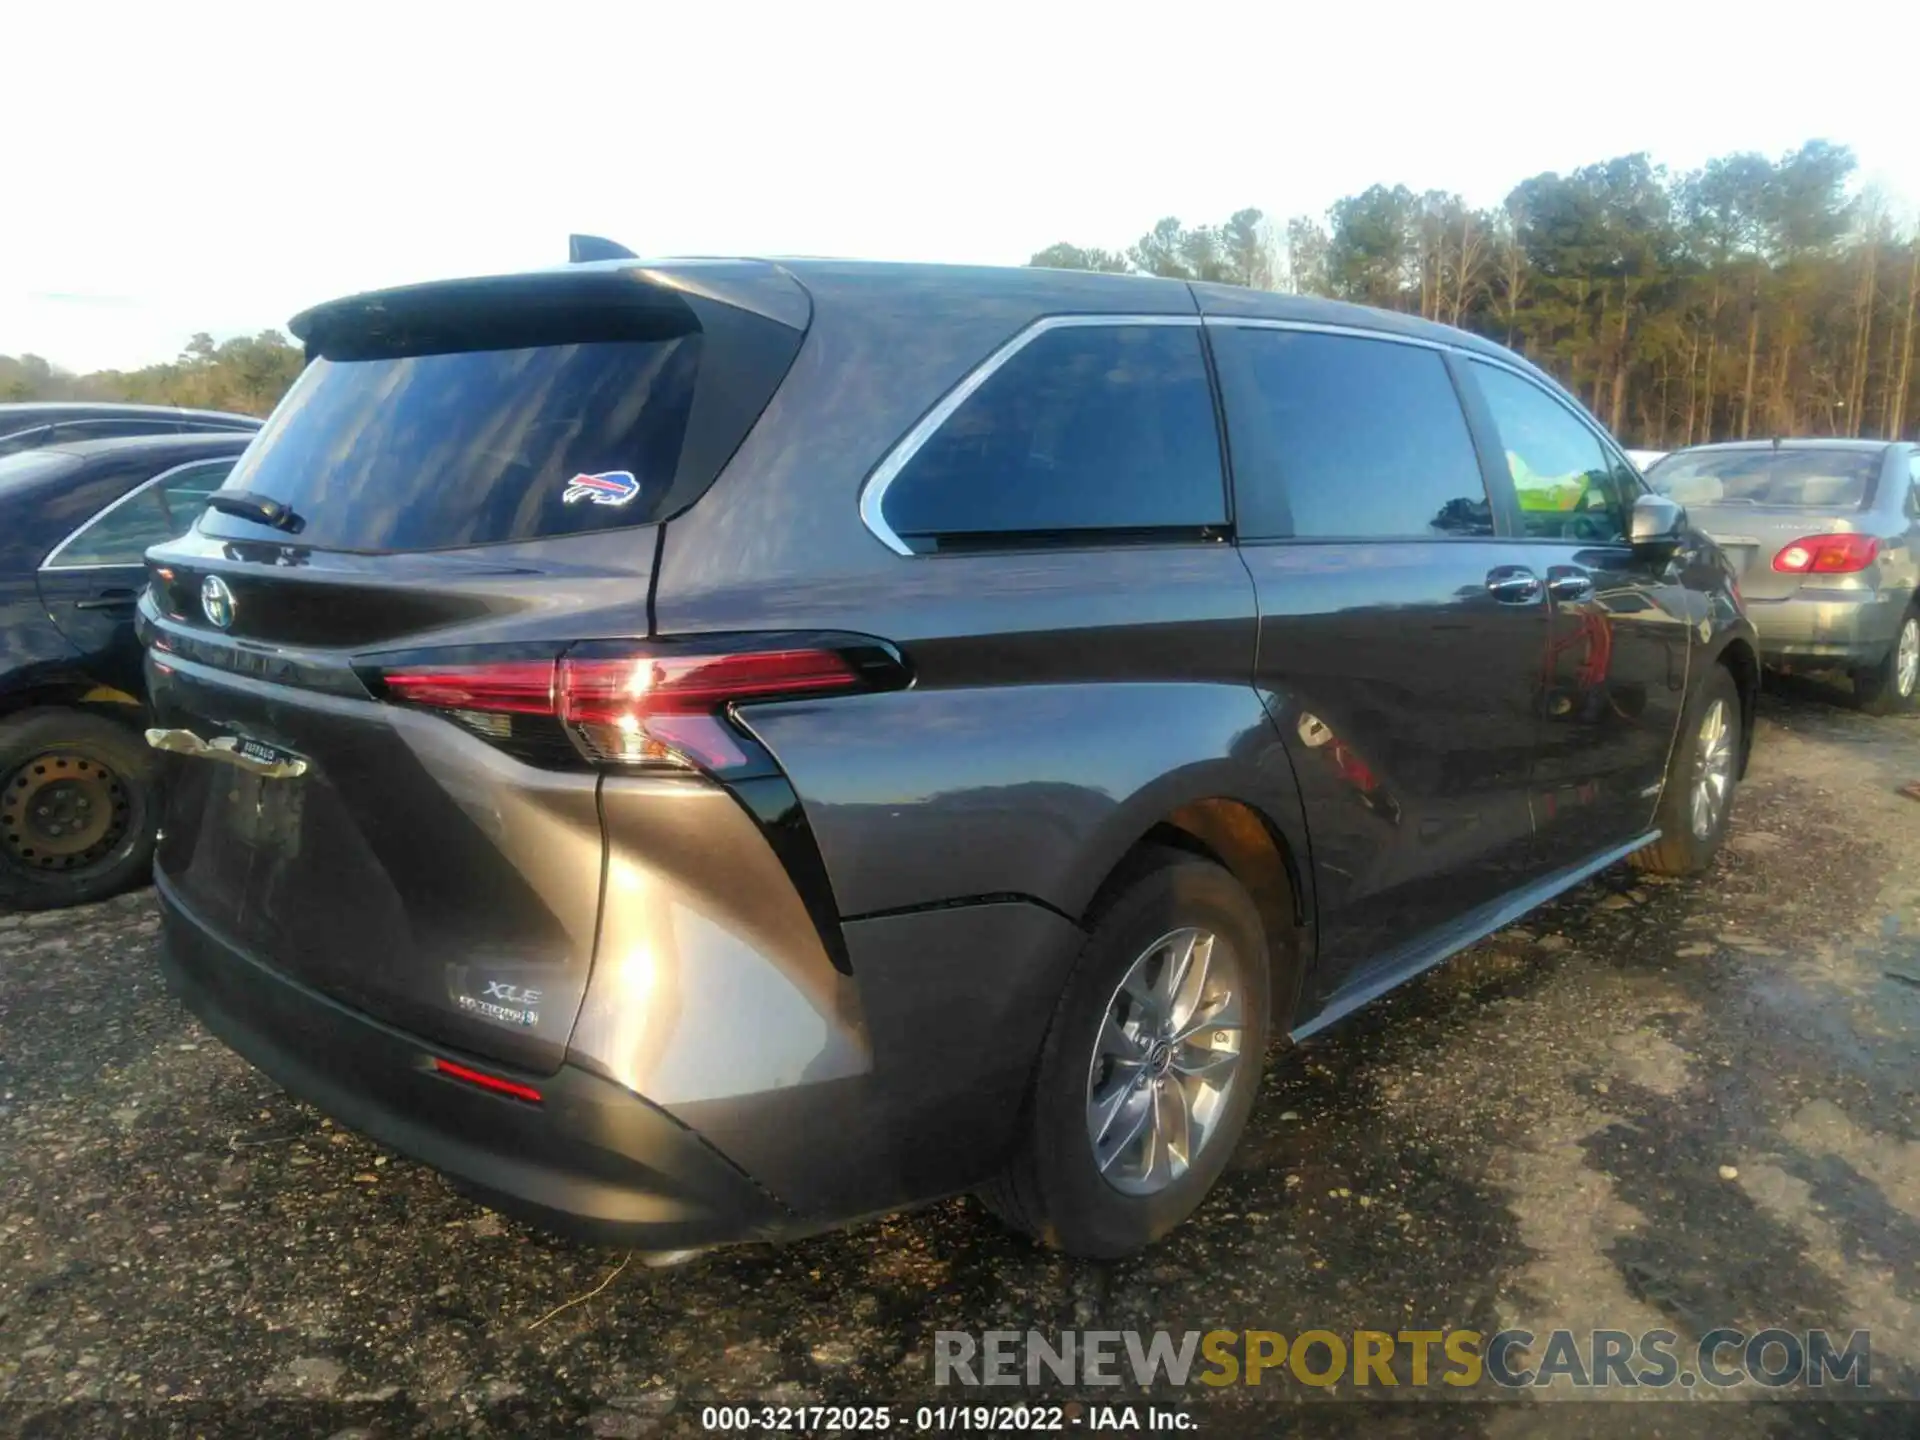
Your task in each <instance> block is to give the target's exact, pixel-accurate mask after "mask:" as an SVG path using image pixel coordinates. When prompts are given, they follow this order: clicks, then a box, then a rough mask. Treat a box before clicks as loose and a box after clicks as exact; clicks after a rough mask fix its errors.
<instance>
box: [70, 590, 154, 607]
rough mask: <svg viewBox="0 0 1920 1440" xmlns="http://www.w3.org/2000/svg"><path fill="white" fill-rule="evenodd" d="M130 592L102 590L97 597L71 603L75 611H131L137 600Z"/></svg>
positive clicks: (136, 594)
mask: <svg viewBox="0 0 1920 1440" xmlns="http://www.w3.org/2000/svg"><path fill="white" fill-rule="evenodd" d="M139 598H140V597H139V594H138V593H137V592H136V591H132V590H102V591H101V592H100V593H99V594H98V595H94V596H90V597H89V598H87V599H85V600H76V601H74V602H73V608H74V609H76V610H131V609H132V608H133V607H134V603H135V602H136V601H137V600H138V599H139Z"/></svg>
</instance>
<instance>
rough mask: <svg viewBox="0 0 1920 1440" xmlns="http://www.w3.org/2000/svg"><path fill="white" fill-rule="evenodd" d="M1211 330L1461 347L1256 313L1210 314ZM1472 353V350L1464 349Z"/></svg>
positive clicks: (1422, 347)
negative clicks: (1288, 332)
mask: <svg viewBox="0 0 1920 1440" xmlns="http://www.w3.org/2000/svg"><path fill="white" fill-rule="evenodd" d="M1205 324H1206V326H1207V328H1208V329H1209V330H1225V329H1233V330H1304V331H1305V332H1307V333H1308V334H1310V335H1345V336H1348V337H1349V338H1351V339H1355V340H1385V341H1387V342H1389V343H1390V344H1394V345H1411V346H1413V347H1414V348H1416V349H1419V350H1460V347H1459V346H1457V345H1448V344H1444V343H1443V342H1441V341H1439V340H1429V339H1427V338H1426V337H1425V336H1424V335H1400V334H1396V333H1395V332H1394V331H1392V330H1369V329H1367V328H1366V326H1364V325H1334V324H1330V323H1328V322H1326V321H1324V320H1269V319H1266V318H1263V317H1256V316H1252V315H1209V316H1207V317H1206V319H1205ZM1460 353H1461V354H1463V355H1471V354H1472V353H1473V352H1472V351H1471V350H1460Z"/></svg>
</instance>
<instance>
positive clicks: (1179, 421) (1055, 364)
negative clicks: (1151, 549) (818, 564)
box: [882, 323, 1227, 550]
mask: <svg viewBox="0 0 1920 1440" xmlns="http://www.w3.org/2000/svg"><path fill="white" fill-rule="evenodd" d="M882 514H883V517H884V519H885V520H886V523H887V525H888V526H889V527H890V528H891V529H892V530H893V531H894V533H895V534H897V535H898V536H900V537H901V538H902V540H904V541H905V542H906V543H907V545H908V546H909V547H911V548H913V549H916V550H934V549H949V548H962V549H965V548H979V547H982V546H995V545H1009V544H1022V543H1035V542H1045V541H1048V540H1067V541H1073V540H1094V541H1097V540H1099V539H1101V538H1106V539H1117V538H1120V537H1123V536H1132V537H1140V538H1162V537H1164V538H1175V537H1178V536H1182V535H1194V534H1197V533H1198V532H1201V531H1203V530H1205V529H1207V528H1209V527H1215V526H1224V525H1225V523H1226V518H1227V509H1226V492H1225V487H1224V483H1223V477H1222V474H1221V467H1220V440H1219V430H1218V425H1217V423H1216V421H1215V419H1214V413H1213V398H1212V391H1211V387H1210V386H1209V383H1208V380H1207V369H1206V361H1205V358H1204V356H1203V353H1202V351H1201V341H1200V331H1199V327H1197V326H1194V325H1141V324H1133V325H1129V324H1124V323H1121V324H1087V325H1077V324H1076V325H1063V326H1058V327H1056V328H1053V329H1048V330H1044V331H1041V332H1040V333H1038V334H1036V335H1035V336H1033V338H1032V339H1030V340H1029V341H1028V342H1027V343H1026V345H1024V346H1023V347H1022V348H1021V349H1020V350H1019V351H1017V352H1016V353H1015V354H1014V355H1013V356H1012V357H1011V358H1009V359H1008V360H1006V361H1005V362H1004V363H1003V364H1002V365H1000V367H999V368H998V369H996V370H995V371H994V372H993V373H992V374H991V375H989V376H988V377H987V378H986V380H985V381H984V382H982V383H981V385H980V386H979V388H978V389H976V390H975V391H974V392H973V393H972V394H971V395H969V396H968V397H967V398H966V399H965V400H964V401H962V402H961V403H960V405H959V406H958V407H957V408H956V409H955V410H954V411H953V413H952V414H951V415H949V416H948V417H947V419H946V421H945V423H943V424H942V425H941V426H940V428H939V429H938V430H936V431H935V432H934V433H933V435H932V436H930V437H929V438H928V439H927V440H926V441H925V443H924V444H922V445H921V446H920V448H919V449H918V450H917V451H915V452H914V454H913V455H912V457H911V458H910V459H909V460H907V462H906V463H905V465H904V466H903V467H902V468H901V469H900V470H899V471H898V472H897V474H895V475H894V477H893V479H892V481H891V483H890V484H889V486H888V488H887V491H886V494H885V498H884V502H883V505H882Z"/></svg>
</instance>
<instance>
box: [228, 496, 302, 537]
mask: <svg viewBox="0 0 1920 1440" xmlns="http://www.w3.org/2000/svg"><path fill="white" fill-rule="evenodd" d="M207 508H208V509H209V510H218V511H220V512H221V513H222V514H224V515H237V516H238V517H239V518H240V519H242V520H251V521H253V522H254V523H255V524H256V525H271V526H272V527H273V528H274V529H275V530H287V531H298V530H299V529H300V528H301V527H302V526H303V525H305V524H306V521H304V520H302V519H301V518H300V517H299V516H298V515H296V514H294V513H293V507H292V506H291V505H288V504H286V503H285V502H284V501H280V500H275V499H273V498H271V497H270V496H266V495H256V494H254V493H253V491H251V490H216V491H214V492H213V493H212V494H211V495H209V496H207Z"/></svg>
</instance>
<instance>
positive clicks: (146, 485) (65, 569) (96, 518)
mask: <svg viewBox="0 0 1920 1440" xmlns="http://www.w3.org/2000/svg"><path fill="white" fill-rule="evenodd" d="M222 460H225V461H226V462H227V469H228V470H229V471H231V470H232V469H233V467H234V466H235V465H236V464H238V463H239V460H240V457H239V456H238V455H233V456H224V455H202V456H201V457H200V458H199V459H198V460H188V461H185V462H183V463H181V464H179V465H175V466H174V467H173V468H171V469H169V470H162V471H161V472H160V473H159V474H158V475H155V476H153V477H151V478H150V479H146V480H142V481H141V482H140V483H139V484H138V485H136V486H134V487H133V489H131V490H129V491H127V493H126V494H124V495H122V496H121V497H120V498H119V499H118V500H115V501H114V502H113V503H112V504H110V505H103V506H101V507H100V508H99V509H98V510H96V511H94V512H93V514H91V515H89V516H88V517H87V518H86V519H85V520H83V521H81V522H80V524H79V525H78V526H76V527H75V528H74V529H73V530H72V531H71V532H69V533H68V535H67V538H66V539H64V540H62V541H61V542H60V543H59V544H58V545H56V546H54V547H53V549H51V550H49V551H48V552H47V558H46V559H44V560H42V561H41V562H40V573H43V574H53V573H58V574H62V575H72V574H75V573H77V572H79V571H83V570H125V569H126V568H127V567H128V566H130V565H138V564H141V563H142V561H140V560H125V561H89V562H88V563H86V564H83V565H61V564H58V563H57V562H58V561H59V559H60V553H61V552H62V551H63V550H65V549H66V548H67V547H68V546H69V545H71V544H73V542H74V541H76V540H78V539H79V538H80V537H81V536H82V535H84V534H86V533H87V531H89V530H91V529H92V528H93V527H94V526H95V525H98V524H99V523H100V522H101V521H102V520H104V519H106V518H107V516H109V515H111V514H112V513H113V512H114V511H116V510H118V509H119V508H120V507H121V506H122V505H126V504H129V503H131V502H132V501H133V500H135V499H136V498H138V497H139V496H141V495H144V494H146V493H147V491H149V490H151V489H152V488H153V487H154V486H155V485H158V484H160V483H161V482H163V481H166V480H171V479H172V478H173V477H174V476H176V475H178V474H180V473H181V472H182V471H183V470H197V469H198V468H200V467H201V466H202V465H217V464H219V463H220V462H221V461H222ZM214 488H215V489H218V488H219V486H215V487H214Z"/></svg>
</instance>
